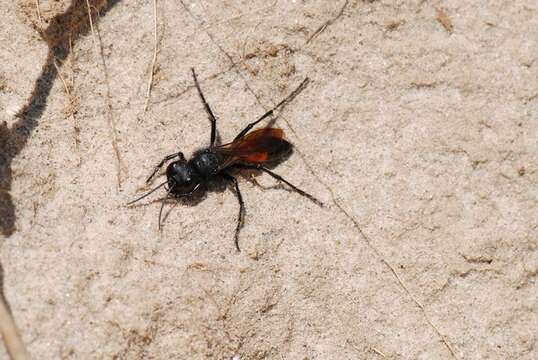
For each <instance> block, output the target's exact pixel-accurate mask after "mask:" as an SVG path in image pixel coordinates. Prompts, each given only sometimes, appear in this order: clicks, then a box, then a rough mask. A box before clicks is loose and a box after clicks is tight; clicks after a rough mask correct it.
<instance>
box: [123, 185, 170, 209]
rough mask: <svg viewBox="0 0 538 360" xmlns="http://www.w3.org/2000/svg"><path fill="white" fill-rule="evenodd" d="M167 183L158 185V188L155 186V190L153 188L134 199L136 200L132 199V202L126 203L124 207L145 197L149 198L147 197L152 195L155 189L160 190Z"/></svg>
mask: <svg viewBox="0 0 538 360" xmlns="http://www.w3.org/2000/svg"><path fill="white" fill-rule="evenodd" d="M167 182H168V181H165V182H163V183H162V184H160V185H158V186H157V187H156V188H154V189H151V190H150V191H148V192H147V193H145V194H144V195H142V196H140V197H139V198H136V199H134V200H133V201H130V202H128V203H127V204H126V205H125V206H129V205H132V204H134V203H135V202H137V201H140V200H142V199H144V198H145V197H146V196H149V195H151V194H153V193H154V192H155V191H156V190H157V189H160V188H161V187H163V186H164V185H166V183H167Z"/></svg>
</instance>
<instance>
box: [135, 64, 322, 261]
mask: <svg viewBox="0 0 538 360" xmlns="http://www.w3.org/2000/svg"><path fill="white" fill-rule="evenodd" d="M191 71H192V77H193V79H194V84H195V85H196V89H198V94H199V95H200V99H201V100H202V103H203V104H204V108H205V110H206V112H207V115H208V116H209V120H210V121H211V137H210V145H209V147H207V148H203V149H200V150H198V151H196V152H195V153H194V155H193V156H192V158H191V159H190V160H187V159H185V156H184V155H183V153H182V152H178V153H175V154H171V155H168V156H166V157H165V158H164V159H163V160H162V161H161V162H160V163H159V164H158V165H157V166H156V167H155V169H154V170H153V172H152V173H151V175H150V176H149V178H148V179H147V180H146V182H147V183H149V182H150V181H151V179H152V178H153V177H154V176H155V174H156V173H157V172H158V171H159V169H160V168H161V167H162V166H164V164H165V163H167V162H168V161H171V160H173V159H176V158H177V160H175V161H173V162H171V163H170V164H168V166H167V168H166V181H165V182H163V183H162V184H160V185H159V186H157V187H156V188H154V189H152V190H151V191H149V192H148V193H146V194H144V195H142V196H140V197H139V198H137V199H135V200H133V201H131V202H130V203H128V204H127V205H131V204H133V203H135V202H137V201H139V200H142V199H143V198H145V197H146V196H148V195H150V194H151V193H153V192H154V191H155V190H157V189H159V188H161V187H163V186H164V187H165V188H166V191H167V194H166V198H165V199H164V200H163V201H162V204H161V209H160V211H159V229H160V227H161V216H162V211H163V207H164V204H165V201H166V200H167V199H168V198H170V197H174V198H179V197H184V196H191V195H193V194H194V193H195V192H196V191H199V190H201V191H205V190H206V189H207V184H208V183H209V182H210V181H212V180H216V179H218V178H220V179H224V180H227V181H229V182H230V183H232V184H233V186H234V188H235V194H236V196H237V200H238V201H239V216H238V219H237V226H236V228H235V247H236V248H237V251H240V249H239V231H240V230H241V227H242V225H243V218H244V214H245V204H244V202H243V197H242V196H241V191H240V190H239V184H238V182H237V179H236V178H235V177H234V176H233V175H232V174H231V171H232V170H236V169H247V170H248V169H250V170H258V171H263V172H265V173H267V174H269V175H271V176H272V177H273V178H275V179H277V180H279V181H282V182H283V183H285V184H286V185H288V186H289V187H290V188H291V189H292V190H293V191H295V192H297V193H299V194H300V195H302V196H304V197H307V198H308V199H310V200H311V201H313V202H314V203H316V204H317V205H319V206H323V204H322V202H321V201H319V200H318V199H316V198H315V197H313V196H312V195H310V194H308V193H307V192H305V191H303V190H301V189H299V188H298V187H296V186H295V185H293V184H291V183H290V182H288V181H287V180H285V179H283V178H282V177H281V176H280V175H278V174H275V173H274V172H272V171H271V170H269V169H268V168H267V167H266V165H267V164H271V163H275V161H278V160H280V159H282V157H283V156H285V155H286V154H289V153H290V152H291V149H292V144H291V143H289V142H288V141H286V140H284V138H283V136H284V131H283V130H282V129H278V128H272V127H266V128H263V129H258V130H254V131H252V132H250V130H251V129H252V128H253V127H254V126H255V125H256V124H258V123H259V122H260V121H262V120H263V119H266V118H267V117H270V116H271V115H273V112H274V111H275V110H277V109H278V108H279V107H281V106H283V105H285V104H286V103H287V102H289V101H290V100H292V99H293V98H294V97H295V96H296V95H297V94H298V93H299V92H301V91H302V90H303V89H304V87H305V86H306V85H307V83H308V78H306V79H305V80H304V81H303V82H302V83H301V84H300V85H299V86H298V87H297V89H295V90H294V91H293V92H292V93H291V94H290V95H289V96H288V97H286V98H285V99H284V100H282V101H281V102H280V103H278V104H277V105H276V106H275V107H274V108H273V109H271V110H269V111H268V112H266V113H265V114H263V115H262V116H261V117H260V118H258V119H257V120H256V121H254V122H251V123H250V124H248V125H247V126H246V127H245V128H244V129H243V130H242V131H241V132H240V133H239V134H237V136H236V137H235V139H234V140H233V141H232V142H229V143H227V144H223V145H217V144H216V133H217V120H216V118H215V115H214V114H213V111H211V108H210V107H209V104H208V103H207V101H206V99H205V97H204V94H203V93H202V90H201V89H200V84H199V83H198V79H197V78H196V73H195V71H194V69H191Z"/></svg>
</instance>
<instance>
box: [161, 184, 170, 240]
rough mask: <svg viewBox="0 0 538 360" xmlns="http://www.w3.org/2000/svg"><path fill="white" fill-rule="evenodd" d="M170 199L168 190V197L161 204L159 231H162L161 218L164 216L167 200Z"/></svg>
mask: <svg viewBox="0 0 538 360" xmlns="http://www.w3.org/2000/svg"><path fill="white" fill-rule="evenodd" d="M169 198H170V190H168V192H167V193H166V197H165V198H164V199H163V200H162V202H161V209H160V210H159V231H161V218H162V215H163V209H164V204H165V203H166V200H168V199H169Z"/></svg>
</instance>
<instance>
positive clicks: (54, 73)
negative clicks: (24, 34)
mask: <svg viewBox="0 0 538 360" xmlns="http://www.w3.org/2000/svg"><path fill="white" fill-rule="evenodd" d="M119 2H120V0H108V1H107V0H89V5H90V8H91V10H92V11H91V13H92V19H93V18H95V19H94V20H93V21H94V22H95V21H97V20H98V16H102V15H104V14H106V13H107V12H108V11H109V10H110V9H111V8H112V7H113V6H114V5H116V4H117V3H119ZM87 5H88V4H87V2H86V0H73V2H72V3H71V5H70V6H69V8H68V9H67V10H66V11H65V12H64V13H62V14H59V15H57V16H55V17H54V18H52V19H51V20H50V25H49V26H48V27H47V28H46V29H45V30H43V31H41V32H40V35H41V37H42V39H43V40H44V41H45V42H46V43H47V45H48V47H49V51H48V54H47V57H46V60H45V63H44V65H43V68H42V71H41V75H40V76H39V77H38V79H37V80H36V82H35V86H34V90H33V91H32V94H31V96H30V99H29V100H28V102H27V104H26V105H25V106H24V107H23V108H22V109H21V110H20V111H19V112H18V113H17V115H16V117H17V118H18V120H17V121H16V122H15V123H14V124H13V126H12V127H11V129H9V128H8V127H7V124H6V123H2V124H0V232H1V233H2V234H3V235H4V236H6V237H9V236H11V235H12V234H13V232H14V231H15V220H16V219H15V206H14V203H13V199H12V196H11V194H10V191H11V184H12V181H13V172H12V169H11V164H12V161H13V159H14V158H15V157H16V156H17V155H18V154H19V153H20V152H21V151H22V149H24V147H25V146H26V144H27V142H28V139H29V138H30V135H31V134H32V131H33V130H34V129H35V128H36V127H37V125H38V122H39V119H40V118H41V116H42V115H43V112H44V111H45V108H46V107H47V99H48V97H49V95H50V91H51V89H52V86H53V84H54V81H55V80H56V78H57V77H58V68H57V66H58V67H59V66H61V64H62V62H63V61H64V60H65V59H66V58H67V57H68V56H69V52H70V50H71V47H72V46H73V43H74V42H75V41H76V40H77V39H78V38H80V37H81V36H82V35H85V34H87V33H88V31H89V29H90V22H89V16H88V6H87Z"/></svg>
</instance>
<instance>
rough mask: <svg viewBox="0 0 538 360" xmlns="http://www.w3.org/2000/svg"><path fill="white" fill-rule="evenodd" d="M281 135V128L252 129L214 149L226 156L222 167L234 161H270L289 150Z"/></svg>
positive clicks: (289, 145)
mask: <svg viewBox="0 0 538 360" xmlns="http://www.w3.org/2000/svg"><path fill="white" fill-rule="evenodd" d="M283 137H284V131H283V130H282V129H277V128H263V129H259V130H255V131H252V132H250V133H248V134H247V135H245V136H243V137H242V138H239V139H237V140H236V141H234V142H231V143H228V144H224V145H220V146H217V147H216V148H215V151H216V152H218V153H220V154H222V155H224V156H225V158H226V161H225V162H224V164H223V166H222V168H225V167H228V166H230V165H233V164H236V163H243V164H263V163H270V162H274V161H276V160H278V159H280V158H281V157H282V156H284V155H286V154H287V153H289V151H290V150H291V148H292V145H291V144H290V143H289V142H288V141H286V140H284V138H283Z"/></svg>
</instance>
